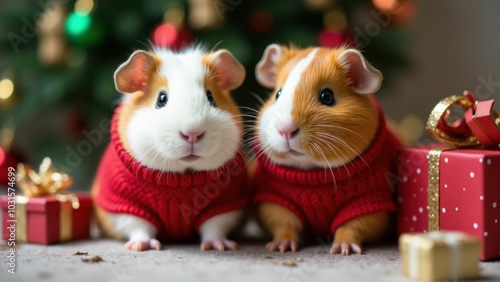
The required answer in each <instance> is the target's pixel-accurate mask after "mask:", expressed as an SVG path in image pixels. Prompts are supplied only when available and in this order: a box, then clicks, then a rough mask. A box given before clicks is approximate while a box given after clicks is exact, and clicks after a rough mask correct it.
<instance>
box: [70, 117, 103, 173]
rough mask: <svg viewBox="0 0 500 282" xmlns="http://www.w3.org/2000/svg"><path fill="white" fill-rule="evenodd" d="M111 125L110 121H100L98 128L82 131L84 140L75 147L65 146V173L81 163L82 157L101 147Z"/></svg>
mask: <svg viewBox="0 0 500 282" xmlns="http://www.w3.org/2000/svg"><path fill="white" fill-rule="evenodd" d="M110 124H111V120H110V119H107V118H105V119H102V120H101V122H100V123H99V128H94V129H92V130H90V131H87V130H83V131H82V134H83V136H85V139H84V140H80V142H78V143H77V144H76V146H75V148H73V147H71V146H69V145H68V146H66V148H65V149H66V152H67V154H66V159H65V161H66V162H65V166H62V167H64V169H65V170H66V171H67V172H71V171H72V170H73V169H74V168H76V167H77V166H79V165H80V164H81V163H82V160H83V157H87V156H89V155H90V154H91V153H92V152H93V151H94V148H95V147H97V146H99V145H101V144H102V143H103V142H104V141H106V140H105V139H104V136H105V134H106V133H107V132H109V126H110Z"/></svg>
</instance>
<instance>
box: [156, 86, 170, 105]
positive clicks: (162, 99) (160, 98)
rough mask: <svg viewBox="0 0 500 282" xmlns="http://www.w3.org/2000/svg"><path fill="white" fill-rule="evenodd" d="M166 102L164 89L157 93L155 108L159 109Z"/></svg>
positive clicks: (166, 95) (166, 96)
mask: <svg viewBox="0 0 500 282" xmlns="http://www.w3.org/2000/svg"><path fill="white" fill-rule="evenodd" d="M167 102H168V94H167V91H165V90H162V91H160V93H159V94H158V99H157V100H156V108H157V109H159V108H163V107H165V105H166V104H167Z"/></svg>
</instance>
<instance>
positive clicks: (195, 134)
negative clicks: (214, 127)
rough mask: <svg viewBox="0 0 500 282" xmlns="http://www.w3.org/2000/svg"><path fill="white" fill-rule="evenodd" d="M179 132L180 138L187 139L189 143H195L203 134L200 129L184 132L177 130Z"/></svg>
mask: <svg viewBox="0 0 500 282" xmlns="http://www.w3.org/2000/svg"><path fill="white" fill-rule="evenodd" d="M179 134H180V135H181V137H182V139H184V140H186V141H188V142H189V143H196V142H198V141H200V140H201V138H203V136H204V135H205V132H203V131H202V132H200V131H188V132H186V133H184V132H182V131H179Z"/></svg>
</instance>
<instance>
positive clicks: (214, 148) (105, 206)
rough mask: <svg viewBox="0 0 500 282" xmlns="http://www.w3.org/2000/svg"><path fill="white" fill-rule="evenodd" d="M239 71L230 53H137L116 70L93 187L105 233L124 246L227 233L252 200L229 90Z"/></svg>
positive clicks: (218, 239) (213, 239)
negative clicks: (114, 102)
mask: <svg viewBox="0 0 500 282" xmlns="http://www.w3.org/2000/svg"><path fill="white" fill-rule="evenodd" d="M244 78H245V70H244V68H243V66H242V65H241V64H240V63H239V62H238V61H237V60H236V59H235V58H234V57H233V55H232V54H231V53H230V52H229V51H227V50H219V51H215V52H207V51H205V50H204V49H203V48H202V47H199V46H194V47H190V48H187V49H185V50H183V51H181V52H173V51H171V50H167V49H161V48H160V49H153V50H151V51H136V52H134V53H133V54H132V55H131V56H130V58H129V59H128V60H127V61H126V62H125V63H123V64H122V65H121V66H120V67H119V68H118V69H117V70H116V72H115V76H114V79H115V85H116V89H117V90H118V92H121V93H123V95H124V96H123V100H122V103H121V105H120V106H119V107H118V108H117V109H116V110H115V113H114V116H113V120H112V125H111V143H110V144H109V146H108V148H107V149H106V151H105V153H104V156H103V158H102V160H101V163H100V166H99V170H98V174H97V177H96V179H95V181H94V186H93V189H92V193H93V196H94V198H95V202H96V214H97V218H98V224H99V226H100V227H101V229H102V230H103V231H104V233H105V234H107V235H109V236H112V237H114V238H117V239H125V240H128V241H127V243H126V244H125V248H126V249H132V250H135V251H142V250H145V249H150V248H151V249H160V248H161V245H160V241H167V242H173V241H179V240H187V239H191V238H193V237H196V236H197V235H198V234H199V235H200V236H201V240H202V243H201V249H202V250H206V249H211V248H214V249H218V250H225V249H235V248H236V247H237V245H236V243H235V242H233V241H229V240H227V236H228V233H229V232H230V231H231V230H232V229H233V228H234V227H235V226H236V225H237V224H238V222H239V220H240V216H241V213H242V212H241V210H242V209H243V208H244V207H245V206H246V205H247V203H248V202H249V195H248V192H247V191H248V190H247V189H245V184H246V180H247V175H246V172H245V169H244V168H245V160H244V157H243V155H242V153H241V151H240V146H241V138H242V120H241V114H240V111H239V109H238V108H237V106H236V105H235V103H234V102H233V100H232V99H231V96H230V95H229V92H228V91H230V90H233V89H235V88H237V87H239V86H240V85H241V84H242V82H243V80H244Z"/></svg>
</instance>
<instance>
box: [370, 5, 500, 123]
mask: <svg viewBox="0 0 500 282" xmlns="http://www.w3.org/2000/svg"><path fill="white" fill-rule="evenodd" d="M417 4H418V12H417V14H416V16H415V18H414V20H413V21H412V23H410V26H409V29H410V30H411V32H412V33H413V34H412V36H413V38H412V44H411V47H410V50H409V53H410V57H411V60H412V63H413V69H412V70H410V71H408V72H405V73H402V74H401V75H399V76H398V77H395V78H394V83H393V85H392V86H391V87H390V88H389V89H387V90H384V91H387V92H388V93H384V94H387V95H380V97H379V100H380V101H381V103H382V105H383V107H384V109H385V111H386V112H387V113H388V114H389V116H391V117H392V118H393V119H395V120H400V119H401V118H402V117H404V116H406V115H407V114H410V113H414V114H417V115H418V116H420V117H421V118H422V119H423V121H425V120H426V119H427V116H428V114H429V113H430V111H431V110H432V108H433V106H434V105H435V104H436V103H437V102H438V101H439V100H440V99H442V98H444V97H446V96H449V95H452V94H461V93H462V91H463V90H465V89H467V90H471V91H475V90H476V89H478V87H479V88H480V89H479V90H480V91H479V92H478V93H476V94H478V95H479V96H480V97H481V99H487V97H492V98H493V97H494V98H497V100H498V102H497V105H496V108H497V109H498V108H500V107H499V106H500V55H499V52H500V1H495V0H491V1H453V0H443V1H418V2H417ZM488 76H491V77H492V81H494V82H497V83H496V86H495V87H492V88H490V90H488V88H487V87H485V86H480V85H482V83H481V78H484V80H486V81H487V80H488ZM481 87H482V88H481Z"/></svg>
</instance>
